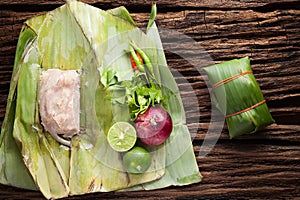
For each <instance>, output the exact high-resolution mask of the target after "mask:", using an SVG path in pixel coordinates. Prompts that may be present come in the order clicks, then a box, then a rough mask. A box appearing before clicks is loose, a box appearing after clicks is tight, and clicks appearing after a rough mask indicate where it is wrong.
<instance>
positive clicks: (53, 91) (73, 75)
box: [38, 69, 80, 137]
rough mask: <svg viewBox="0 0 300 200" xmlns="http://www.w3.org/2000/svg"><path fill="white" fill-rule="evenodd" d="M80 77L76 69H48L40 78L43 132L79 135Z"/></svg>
mask: <svg viewBox="0 0 300 200" xmlns="http://www.w3.org/2000/svg"><path fill="white" fill-rule="evenodd" d="M79 89H80V76H79V74H78V73H77V72H76V70H60V69H48V70H46V71H43V72H42V74H41V76H40V89H39V96H38V98H39V106H40V116H41V120H42V125H43V126H44V129H45V130H46V131H48V132H49V133H50V134H51V135H56V136H57V135H63V136H64V137H72V136H73V135H75V134H77V133H78V132H79V113H80V92H79Z"/></svg>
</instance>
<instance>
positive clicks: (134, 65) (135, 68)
mask: <svg viewBox="0 0 300 200" xmlns="http://www.w3.org/2000/svg"><path fill="white" fill-rule="evenodd" d="M136 55H137V56H138V57H139V60H140V61H141V62H142V63H144V61H143V58H142V56H141V55H140V54H139V53H138V52H136ZM130 62H131V66H132V68H133V70H134V71H138V70H139V69H138V67H137V66H136V64H135V62H134V60H133V58H132V56H131V55H130Z"/></svg>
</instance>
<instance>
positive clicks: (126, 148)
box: [0, 1, 201, 199]
mask: <svg viewBox="0 0 300 200" xmlns="http://www.w3.org/2000/svg"><path fill="white" fill-rule="evenodd" d="M155 16H156V6H155V5H154V6H153V7H152V11H151V14H150V20H149V23H148V26H147V30H146V33H144V32H143V31H141V30H140V29H139V28H138V27H137V26H136V24H135V22H134V21H133V19H132V18H131V16H130V15H129V13H128V11H127V10H126V9H125V8H124V7H118V8H115V9H112V10H108V11H103V10H100V9H98V8H95V7H92V6H90V5H87V4H84V3H81V2H77V1H69V2H67V3H66V4H65V5H63V6H61V7H59V8H57V9H55V10H53V11H51V12H48V13H46V14H44V15H41V16H37V17H34V18H32V19H29V20H27V21H26V22H25V23H24V26H23V28H22V31H21V33H20V36H19V41H18V45H17V50H16V56H15V64H14V69H13V74H12V80H11V85H10V91H9V97H8V101H7V110H6V115H5V119H4V122H3V125H2V131H1V136H0V137H1V138H0V183H1V184H6V185H11V186H16V187H19V188H25V189H31V190H40V191H41V192H42V193H43V195H44V196H45V197H46V198H48V199H57V198H63V197H67V196H69V195H77V194H86V193H92V192H107V191H120V190H121V191H133V190H151V189H158V188H164V187H168V186H171V185H176V186H180V185H187V184H192V183H197V182H200V181H201V175H200V173H199V169H198V165H197V162H196V159H195V155H194V151H193V146H192V143H191V138H190V133H189V130H188V128H187V126H186V121H185V120H186V119H185V113H184V109H183V105H182V101H181V99H180V95H179V90H178V87H177V85H176V82H175V81H174V78H173V76H172V74H171V72H170V71H169V69H168V66H167V63H166V59H165V56H164V52H163V49H162V44H161V40H160V37H159V33H158V30H157V27H156V25H155V22H154V18H155Z"/></svg>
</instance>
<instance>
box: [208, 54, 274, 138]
mask: <svg viewBox="0 0 300 200" xmlns="http://www.w3.org/2000/svg"><path fill="white" fill-rule="evenodd" d="M204 70H205V72H206V73H207V75H208V78H209V81H210V83H211V85H212V88H213V97H212V99H213V103H214V104H215V106H216V107H217V108H218V109H219V110H220V111H221V112H222V113H223V114H224V116H225V118H226V123H227V126H228V131H229V135H230V137H231V138H234V137H237V136H239V135H242V134H250V133H254V132H256V131H257V130H259V129H261V128H263V127H265V126H268V125H270V124H272V123H274V120H273V118H272V116H271V114H270V112H269V110H268V107H267V104H266V100H265V99H264V97H263V94H262V92H261V90H260V87H259V85H258V83H257V81H256V79H255V77H254V75H253V72H252V69H251V65H250V59H249V58H248V57H244V58H241V59H234V60H231V61H227V62H223V63H220V64H215V65H212V66H208V67H205V68H204Z"/></svg>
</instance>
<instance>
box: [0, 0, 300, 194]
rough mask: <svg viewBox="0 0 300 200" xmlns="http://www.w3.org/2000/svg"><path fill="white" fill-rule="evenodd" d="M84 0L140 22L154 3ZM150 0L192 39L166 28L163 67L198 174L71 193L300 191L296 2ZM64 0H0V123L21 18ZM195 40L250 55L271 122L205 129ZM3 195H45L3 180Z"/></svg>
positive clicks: (232, 54)
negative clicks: (194, 179)
mask: <svg viewBox="0 0 300 200" xmlns="http://www.w3.org/2000/svg"><path fill="white" fill-rule="evenodd" d="M84 2H87V3H90V4H92V5H94V6H96V7H99V8H102V9H110V8H114V7H116V6H121V5H125V6H126V7H127V8H128V10H129V11H130V12H131V13H132V16H133V18H134V19H135V20H136V21H137V24H138V25H139V26H140V27H144V26H145V25H146V23H147V20H148V17H149V11H150V6H151V2H145V1H116V0H113V1H108V0H102V1H97V0H85V1H84ZM154 2H156V3H157V5H158V15H157V24H158V26H159V28H160V29H161V31H162V33H165V32H163V31H164V29H172V30H176V31H178V32H180V33H182V34H185V35H187V36H189V37H191V39H193V40H194V41H195V42H194V43H184V44H180V43H178V44H176V39H177V38H176V35H174V34H170V33H166V34H162V39H163V44H164V46H165V48H166V56H167V60H168V64H169V67H170V69H171V71H172V73H173V74H174V76H175V79H176V81H177V83H178V85H179V88H180V90H181V96H182V99H183V102H184V106H185V110H186V114H187V124H188V127H189V129H190V130H191V132H192V133H196V134H195V135H192V136H193V144H194V150H195V155H196V156H197V161H198V165H199V170H200V171H201V172H202V174H203V175H204V179H203V182H202V183H200V184H195V185H192V186H186V187H171V188H167V189H161V190H158V191H147V192H145V191H140V192H127V193H119V192H110V193H97V194H90V195H84V196H78V197H77V196H76V197H70V198H69V199H92V198H104V199H108V198H109V199H132V198H139V199H170V198H178V199H220V198H224V199H229V198H230V199H237V198H244V199H261V198H268V199H278V198H285V199H297V198H300V134H299V133H300V123H299V122H300V89H299V88H300V67H299V66H300V45H299V43H300V34H299V32H300V21H299V20H298V19H299V17H300V3H299V1H296V0H285V1H279V0H269V1H253V0H245V1H237V0H229V1H222V0H217V1H206V0H200V1H183V0H175V1H172V2H169V1H167V0H160V1H154ZM63 3H64V1H62V0H51V1H46V0H41V1H38V2H37V1H34V0H26V1H20V0H19V1H10V0H2V1H1V2H0V126H1V124H2V121H3V118H4V114H5V105H6V99H7V95H8V92H9V83H10V77H11V73H12V68H13V62H14V54H15V49H16V44H17V40H18V35H19V32H20V29H21V27H22V23H23V22H24V21H25V20H26V19H29V18H31V17H33V16H35V15H39V14H42V13H45V12H47V11H50V10H52V9H54V8H56V7H58V6H60V5H62V4H63ZM174 41H175V45H174ZM195 44H196V45H195ZM200 47H203V48H204V49H205V52H206V53H208V55H209V56H210V58H211V62H213V63H219V62H222V61H226V60H230V59H233V58H240V57H243V56H249V57H250V58H251V62H252V68H253V72H254V75H255V77H256V78H257V81H258V82H259V84H260V87H261V89H262V92H263V94H264V96H265V98H266V100H267V104H268V106H269V108H270V111H271V114H272V116H273V117H274V119H275V120H276V124H273V125H271V126H269V127H267V128H266V129H264V130H262V131H259V132H258V133H255V134H253V135H245V136H242V137H239V138H237V139H233V140H230V139H229V137H228V131H227V128H226V125H225V126H224V127H223V124H220V125H218V126H217V127H215V129H216V130H217V129H222V130H223V131H222V133H221V135H220V136H219V135H218V134H216V135H214V134H211V135H208V134H207V130H208V129H209V123H210V120H211V118H212V113H211V112H212V111H211V106H212V105H211V100H210V96H209V92H208V91H209V88H210V86H209V85H207V77H206V76H205V74H204V73H203V70H202V68H203V67H204V66H205V65H206V64H208V62H205V61H204V58H203V57H201V56H199V55H198V54H197V52H198V51H197V50H199V48H200ZM176 53H179V54H180V55H184V58H182V57H181V56H180V55H177V54H176ZM194 63H197V64H196V65H194ZM195 108H199V109H200V112H199V110H198V109H195ZM199 117H200V120H199ZM204 140H205V141H218V142H217V144H216V146H215V147H214V148H213V149H212V151H210V152H209V153H208V154H207V156H205V157H199V156H198V155H199V152H200V149H201V147H202V146H201V145H202V144H203V141H204ZM0 194H1V198H3V199H43V196H42V195H41V194H40V193H39V192H31V191H24V190H22V189H16V188H14V187H8V186H3V185H0Z"/></svg>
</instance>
